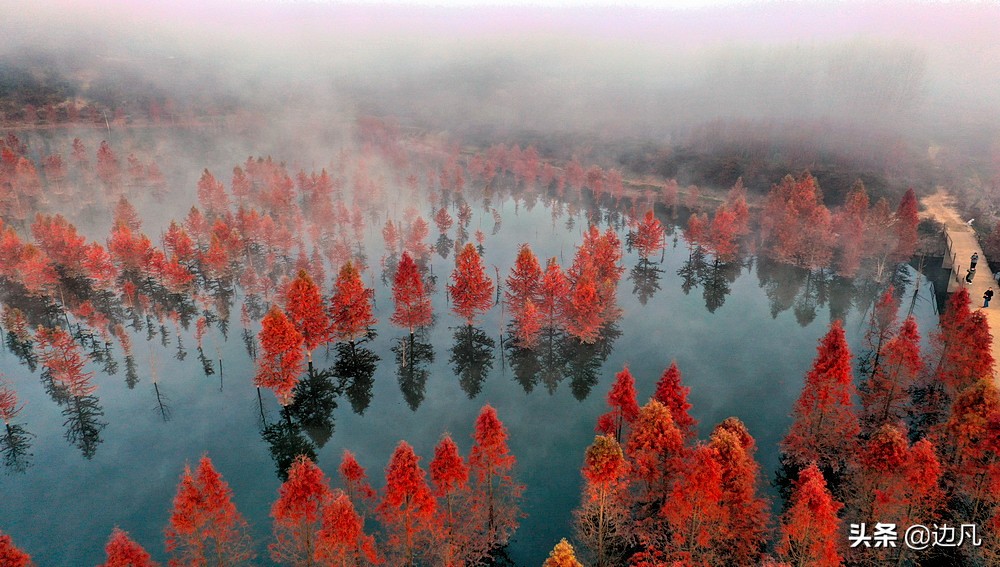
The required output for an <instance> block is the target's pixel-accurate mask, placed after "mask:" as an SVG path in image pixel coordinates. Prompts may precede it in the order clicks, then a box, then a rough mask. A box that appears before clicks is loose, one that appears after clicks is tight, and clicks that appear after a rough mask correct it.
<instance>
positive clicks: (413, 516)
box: [378, 441, 435, 565]
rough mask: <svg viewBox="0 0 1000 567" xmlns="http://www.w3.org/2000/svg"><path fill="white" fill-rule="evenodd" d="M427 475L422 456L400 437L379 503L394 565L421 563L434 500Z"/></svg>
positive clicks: (388, 467) (431, 526)
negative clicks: (421, 462)
mask: <svg viewBox="0 0 1000 567" xmlns="http://www.w3.org/2000/svg"><path fill="white" fill-rule="evenodd" d="M425 477H426V475H425V473H424V471H423V469H421V468H420V457H418V456H417V455H416V454H415V453H414V452H413V447H411V446H410V445H409V443H407V442H406V441H400V442H399V445H397V446H396V450H395V452H393V454H392V458H391V459H390V460H389V465H388V466H387V467H386V469H385V492H384V494H383V496H382V501H381V503H379V505H378V513H379V516H380V517H381V519H382V525H383V526H385V529H386V532H387V534H388V536H389V539H388V541H387V542H386V543H387V546H388V549H389V554H390V556H391V557H392V564H393V565H415V564H418V563H419V562H420V559H419V558H420V556H421V555H422V554H423V549H424V548H425V547H426V546H427V545H428V544H429V542H430V538H431V533H432V529H433V518H434V512H435V501H434V496H433V495H432V494H431V490H430V488H428V487H427V481H426V480H425Z"/></svg>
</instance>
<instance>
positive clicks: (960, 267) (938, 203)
mask: <svg viewBox="0 0 1000 567" xmlns="http://www.w3.org/2000/svg"><path fill="white" fill-rule="evenodd" d="M921 203H923V205H924V211H923V212H922V213H921V216H924V217H927V218H931V219H934V220H936V221H938V222H940V223H942V224H944V232H945V236H946V238H947V241H948V249H947V251H946V254H947V255H948V256H949V258H945V263H944V266H945V267H949V264H952V263H954V266H951V267H952V277H951V280H950V281H949V283H948V293H952V292H954V291H957V290H958V289H959V287H966V288H968V290H969V297H970V298H971V299H972V306H973V308H975V307H977V306H979V307H980V308H981V306H982V305H983V293H984V292H985V291H986V290H987V289H989V288H991V287H992V288H993V291H994V292H995V293H996V294H997V295H994V296H993V301H991V302H990V306H989V307H987V308H986V309H983V312H984V313H985V314H986V321H987V322H988V323H989V325H990V330H991V332H992V333H993V360H995V361H998V362H1000V287H998V286H997V283H996V282H995V281H993V274H992V273H990V267H989V265H988V264H987V262H986V255H985V254H983V249H982V248H980V247H979V241H978V240H977V239H976V234H975V232H974V231H973V230H972V227H971V226H969V225H968V224H967V223H966V222H965V221H964V220H962V218H961V217H959V216H958V211H956V210H955V206H954V204H953V201H952V196H951V195H949V194H948V193H947V192H946V191H945V190H943V189H938V191H937V192H936V193H934V194H933V195H928V196H927V197H924V198H923V199H922V200H921ZM973 252H976V253H978V254H979V263H978V264H977V265H976V272H977V273H976V276H975V278H973V280H972V283H971V284H967V283H965V274H966V272H967V271H968V269H969V259H970V257H971V256H972V254H973Z"/></svg>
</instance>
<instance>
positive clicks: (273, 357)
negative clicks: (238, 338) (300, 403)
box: [254, 307, 303, 406]
mask: <svg viewBox="0 0 1000 567" xmlns="http://www.w3.org/2000/svg"><path fill="white" fill-rule="evenodd" d="M259 339H260V348H261V356H259V357H258V358H257V374H256V375H255V376H254V384H255V385H257V386H258V387H264V388H271V389H272V390H274V393H275V395H276V396H277V397H278V402H279V403H281V405H283V406H286V405H288V404H289V403H291V401H292V395H293V394H292V390H293V389H294V388H295V384H297V383H298V381H299V375H300V374H302V343H303V340H302V335H300V334H299V332H298V331H297V330H295V325H293V324H292V322H291V321H289V320H288V317H286V316H285V314H284V313H283V312H282V311H281V310H280V309H278V308H277V307H272V308H271V310H270V311H268V312H267V315H265V316H264V318H263V319H262V320H261V329H260V335H259Z"/></svg>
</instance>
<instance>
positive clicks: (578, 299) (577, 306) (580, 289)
mask: <svg viewBox="0 0 1000 567" xmlns="http://www.w3.org/2000/svg"><path fill="white" fill-rule="evenodd" d="M604 311H605V306H604V303H603V301H602V300H601V296H600V294H599V293H598V289H597V284H596V283H595V282H594V278H593V276H592V275H591V273H590V272H589V271H588V272H585V273H584V274H582V275H581V276H580V277H579V278H578V279H577V281H576V282H575V285H574V286H573V290H572V292H571V293H570V294H569V296H568V297H567V298H566V300H565V302H564V306H563V312H564V314H565V325H566V332H567V333H569V334H570V335H571V336H573V337H576V338H577V339H579V341H580V342H582V343H585V344H592V343H594V342H597V338H598V337H599V336H600V331H601V325H602V324H603V323H604V318H603V317H602V314H603V313H604Z"/></svg>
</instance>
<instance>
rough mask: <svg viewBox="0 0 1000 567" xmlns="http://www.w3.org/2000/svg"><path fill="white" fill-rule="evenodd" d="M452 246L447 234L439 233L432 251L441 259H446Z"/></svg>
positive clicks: (452, 242) (453, 243) (452, 241)
mask: <svg viewBox="0 0 1000 567" xmlns="http://www.w3.org/2000/svg"><path fill="white" fill-rule="evenodd" d="M454 245H455V241H454V240H452V239H450V238H448V235H447V234H444V233H441V235H440V236H438V239H437V242H436V243H435V244H434V249H435V250H436V251H437V253H438V255H440V256H441V258H442V259H447V258H448V254H449V253H450V252H451V249H452V247H453V246H454Z"/></svg>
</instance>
